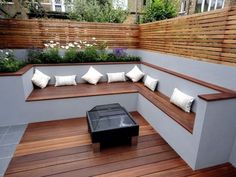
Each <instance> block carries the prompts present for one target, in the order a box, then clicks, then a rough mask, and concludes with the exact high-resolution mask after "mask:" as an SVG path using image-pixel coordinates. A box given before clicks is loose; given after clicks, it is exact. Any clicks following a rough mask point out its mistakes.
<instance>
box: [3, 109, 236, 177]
mask: <svg viewBox="0 0 236 177" xmlns="http://www.w3.org/2000/svg"><path fill="white" fill-rule="evenodd" d="M132 115H133V116H134V118H135V119H136V120H137V122H138V123H139V124H140V137H139V143H138V145H137V147H134V146H133V147H131V146H129V145H121V146H117V147H109V148H104V149H103V150H102V151H101V152H99V153H93V151H92V147H91V140H90V136H89V134H88V132H87V123H86V119H85V118H80V119H69V120H60V121H51V122H44V123H34V124H30V125H29V126H28V128H27V130H26V132H25V135H24V136H23V139H22V140H21V143H20V144H19V146H18V147H17V150H16V153H15V155H14V158H13V159H12V161H11V163H10V165H9V167H8V170H7V172H6V175H5V176H7V177H15V176H19V177H28V176H30V177H37V176H57V177H60V176H63V177H70V176H71V177H82V176H107V177H111V176H115V177H118V176H122V177H124V176H127V177H130V176H155V177H156V176H161V177H164V176H167V177H172V176H174V177H178V176H190V177H201V176H202V177H231V176H232V177H233V176H236V169H235V168H233V167H232V166H231V165H230V164H224V165H220V166H217V167H212V168H208V169H204V170H200V171H195V172H194V171H192V170H191V168H190V167H188V166H187V164H186V163H185V162H184V161H183V160H182V159H181V158H180V157H179V156H178V155H177V154H176V153H175V151H174V150H173V149H172V148H171V147H170V146H169V145H168V144H167V143H166V142H165V141H164V140H163V139H162V138H161V137H160V135H159V134H158V133H156V132H155V131H154V130H153V129H152V127H151V126H150V125H149V124H148V123H147V122H146V121H145V120H144V119H143V118H142V117H141V116H140V115H139V114H138V113H137V112H134V113H132Z"/></svg>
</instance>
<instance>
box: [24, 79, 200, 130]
mask: <svg viewBox="0 0 236 177" xmlns="http://www.w3.org/2000/svg"><path fill="white" fill-rule="evenodd" d="M127 93H139V94H141V95H143V96H144V97H145V98H146V99H148V100H149V101H150V102H151V103H152V104H153V105H155V106H156V107H158V108H159V109H160V110H161V111H163V112H164V113H165V114H167V115H168V116H169V117H170V118H172V119H173V120H175V121H176V122H177V123H178V124H180V125H181V126H182V127H184V128H185V129H186V130H188V131H189V132H190V133H192V132H193V125H194V119H195V113H193V112H191V113H185V112H184V111H183V110H181V109H180V108H178V107H177V106H175V105H173V104H171V103H170V98H169V97H167V96H166V95H164V94H162V93H160V92H158V91H155V92H152V91H151V90H149V89H148V88H146V87H145V86H144V84H143V83H132V82H122V83H109V84H108V83H99V84H97V85H90V84H78V85H77V86H63V87H54V86H48V87H46V88H45V89H34V90H33V92H32V93H31V94H30V95H29V97H28V98H27V100H26V101H28V102H30V101H43V100H55V99H69V98H77V97H90V96H100V95H113V94H127Z"/></svg>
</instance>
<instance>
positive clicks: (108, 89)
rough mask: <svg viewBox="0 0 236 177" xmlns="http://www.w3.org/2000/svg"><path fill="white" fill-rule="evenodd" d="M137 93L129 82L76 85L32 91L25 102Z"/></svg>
mask: <svg viewBox="0 0 236 177" xmlns="http://www.w3.org/2000/svg"><path fill="white" fill-rule="evenodd" d="M137 92H138V90H137V88H136V86H135V85H134V84H132V83H131V82H122V83H112V84H108V83H99V84H98V85H90V84H78V85H76V86H62V87H54V86H48V87H46V88H44V89H34V90H33V92H32V93H31V94H30V95H29V97H28V98H27V100H26V101H42V100H54V99H66V98H76V97H88V96H100V95H113V94H124V93H137Z"/></svg>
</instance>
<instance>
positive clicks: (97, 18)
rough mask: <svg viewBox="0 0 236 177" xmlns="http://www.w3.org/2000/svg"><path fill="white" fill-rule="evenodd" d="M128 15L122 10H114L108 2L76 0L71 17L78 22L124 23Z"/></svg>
mask: <svg viewBox="0 0 236 177" xmlns="http://www.w3.org/2000/svg"><path fill="white" fill-rule="evenodd" d="M127 15H128V12H127V11H124V10H122V9H120V8H118V9H114V8H113V6H112V5H111V3H110V1H108V0H103V1H100V0H86V1H85V0H74V2H73V9H72V11H71V12H70V13H69V17H70V18H71V19H74V20H78V21H87V22H110V23H122V22H123V21H124V20H125V19H126V17H127Z"/></svg>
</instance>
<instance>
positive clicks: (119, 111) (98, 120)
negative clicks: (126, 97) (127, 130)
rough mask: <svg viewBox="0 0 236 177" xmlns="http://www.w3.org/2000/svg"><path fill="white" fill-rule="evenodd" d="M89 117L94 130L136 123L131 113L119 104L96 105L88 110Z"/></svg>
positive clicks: (128, 125)
mask: <svg viewBox="0 0 236 177" xmlns="http://www.w3.org/2000/svg"><path fill="white" fill-rule="evenodd" d="M88 118H89V121H90V125H91V128H92V129H93V131H101V130H108V129H116V128H122V127H130V126H134V125H136V123H135V122H134V121H133V119H132V118H131V116H130V115H129V113H128V112H127V111H126V110H125V109H124V108H123V107H121V106H120V105H119V104H109V105H102V106H96V107H95V108H93V109H92V110H90V111H88Z"/></svg>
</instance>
